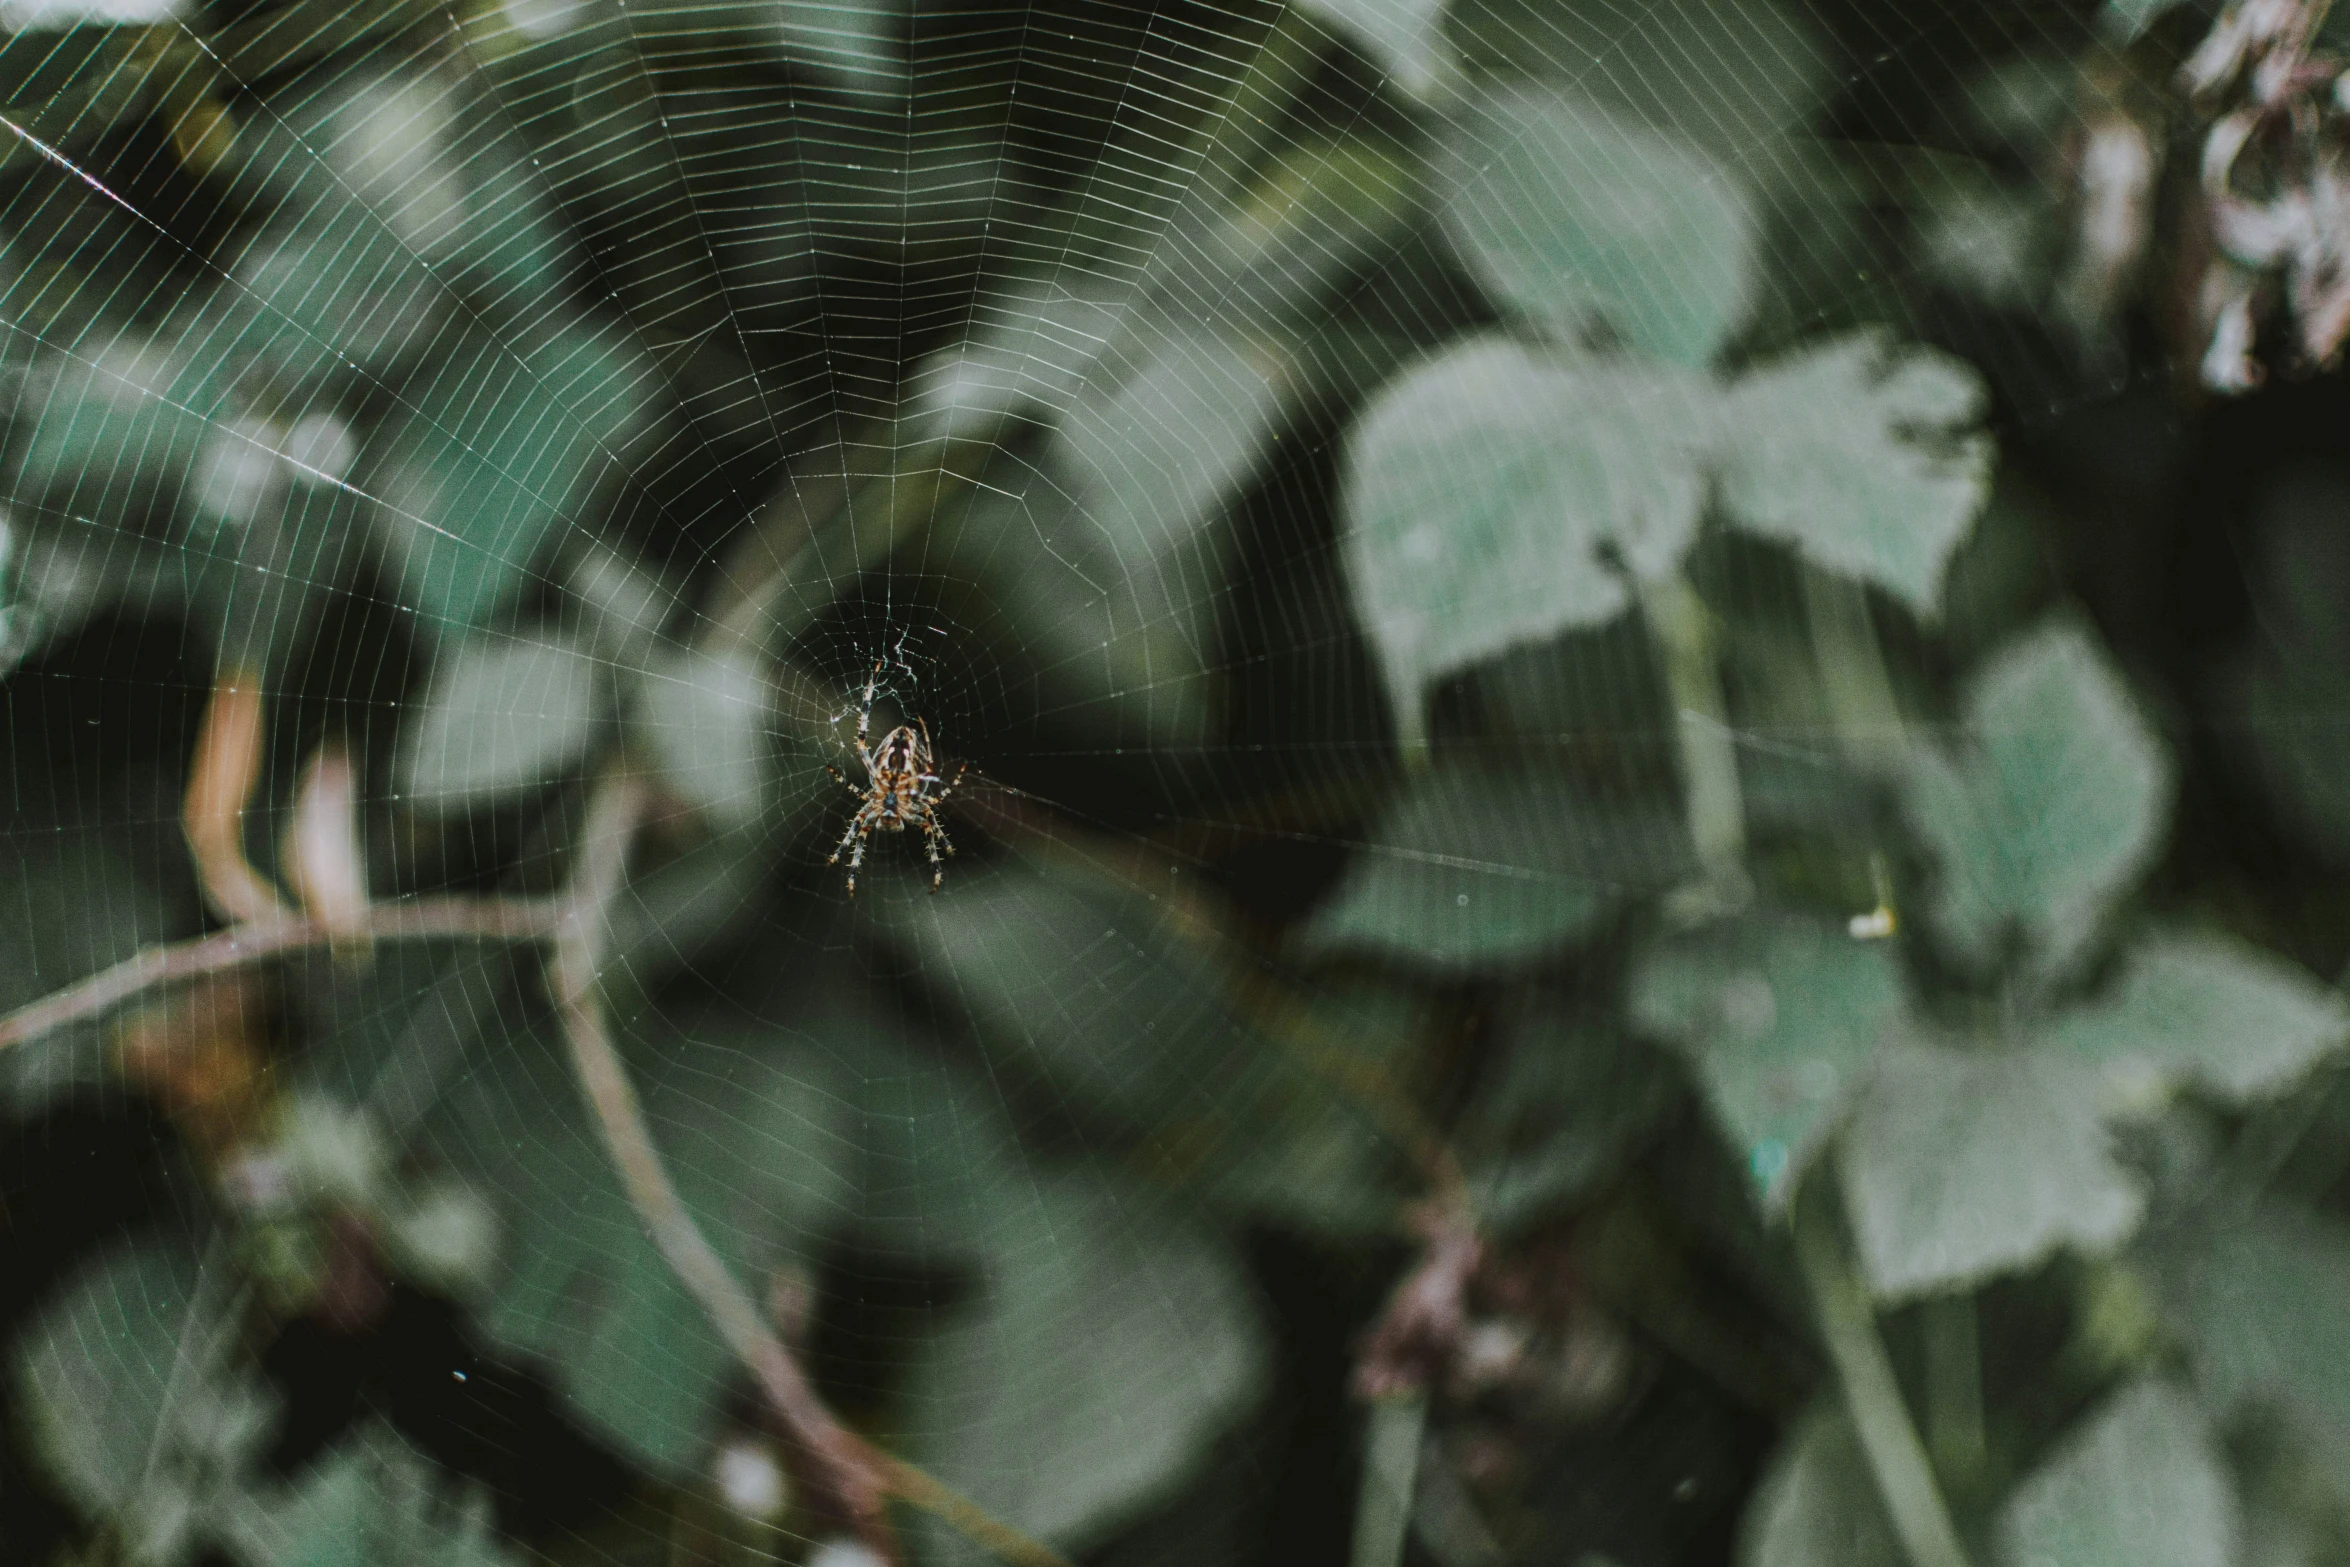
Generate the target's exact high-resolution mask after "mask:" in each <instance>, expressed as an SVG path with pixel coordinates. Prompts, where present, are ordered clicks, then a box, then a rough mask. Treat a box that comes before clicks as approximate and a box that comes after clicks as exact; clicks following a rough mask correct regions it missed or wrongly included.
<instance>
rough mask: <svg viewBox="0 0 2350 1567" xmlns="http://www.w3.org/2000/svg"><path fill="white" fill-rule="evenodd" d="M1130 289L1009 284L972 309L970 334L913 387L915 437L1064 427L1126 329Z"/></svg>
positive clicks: (1076, 281) (1031, 281) (1071, 280)
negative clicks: (1016, 426) (1016, 423)
mask: <svg viewBox="0 0 2350 1567" xmlns="http://www.w3.org/2000/svg"><path fill="white" fill-rule="evenodd" d="M1132 304H1133V292H1132V290H1131V289H1129V288H1125V287H1121V286H1117V285H1114V284H1110V283H1106V282H1103V281H1102V280H1100V279H1098V278H1095V277H1093V276H1092V275H1090V274H1080V275H1076V276H1064V275H1063V274H1062V272H1061V271H1059V270H1058V269H1056V271H1055V272H1053V273H1052V274H1051V275H1048V276H1045V277H1031V278H1023V279H1018V280H1014V281H1008V282H1006V283H1005V284H1004V285H1002V288H1001V291H1000V292H998V291H995V290H991V291H990V294H989V296H983V297H981V298H980V299H978V300H975V301H974V302H973V305H972V316H971V331H970V333H969V334H968V335H967V336H966V337H965V338H964V339H963V340H962V341H961V342H959V343H957V344H955V345H954V346H953V347H951V348H942V349H940V350H939V351H938V352H937V353H934V354H932V355H931V356H930V357H929V358H927V359H925V360H923V361H922V363H921V364H919V365H917V366H916V367H915V369H914V371H913V373H912V374H911V375H909V376H908V377H907V378H906V392H907V396H906V404H907V411H908V413H909V414H910V415H911V416H912V418H913V419H914V420H915V422H916V426H917V428H920V429H923V430H926V431H934V432H936V433H939V434H955V435H988V434H992V433H993V432H994V430H995V429H996V427H997V426H998V425H999V424H1000V423H1001V422H1002V421H1003V420H1004V419H1005V418H1007V417H1009V416H1013V415H1019V416H1023V417H1029V418H1036V419H1039V420H1040V421H1041V422H1044V423H1048V424H1057V423H1058V422H1059V421H1060V419H1061V416H1062V415H1064V414H1066V413H1068V412H1069V411H1070V409H1072V408H1073V407H1075V406H1076V402H1077V398H1078V394H1079V393H1080V392H1081V391H1082V390H1083V388H1084V387H1085V385H1086V381H1087V378H1088V377H1089V376H1090V375H1091V374H1092V372H1093V369H1094V366H1095V365H1096V364H1097V363H1098V362H1099V361H1100V359H1101V357H1102V355H1103V354H1104V353H1105V352H1106V351H1107V350H1108V349H1109V348H1110V346H1111V344H1112V342H1113V341H1114V340H1116V339H1117V338H1118V337H1119V334H1120V333H1121V332H1122V331H1123V330H1124V323H1125V320H1126V316H1127V312H1128V311H1129V310H1130V309H1131V307H1132Z"/></svg>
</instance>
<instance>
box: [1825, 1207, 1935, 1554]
mask: <svg viewBox="0 0 2350 1567" xmlns="http://www.w3.org/2000/svg"><path fill="white" fill-rule="evenodd" d="M1811 1186H1812V1187H1813V1188H1817V1189H1807V1190H1806V1191H1804V1192H1801V1193H1799V1194H1798V1195H1797V1200H1796V1203H1795V1206H1794V1210H1793V1218H1794V1221H1795V1255H1796V1260H1797V1261H1798V1262H1799V1263H1800V1264H1801V1265H1802V1268H1803V1273H1804V1278H1805V1281H1806V1282H1807V1283H1808V1284H1809V1285H1810V1286H1811V1295H1812V1303H1813V1304H1814V1306H1816V1307H1817V1308H1818V1311H1819V1316H1820V1337H1821V1338H1822V1339H1823V1340H1824V1341H1825V1343H1826V1345H1827V1350H1828V1358H1829V1360H1830V1361H1831V1362H1832V1363H1833V1364H1834V1365H1835V1368H1836V1379H1837V1381H1838V1382H1840V1383H1841V1384H1842V1385H1843V1389H1844V1407H1845V1408H1846V1410H1847V1411H1849V1412H1850V1414H1851V1416H1852V1428H1853V1431H1854V1433H1855V1434H1856V1435H1858V1436H1859V1438H1860V1450H1861V1454H1862V1456H1863V1457H1864V1458H1866V1459H1867V1460H1868V1466H1869V1472H1870V1474H1871V1475H1872V1476H1874V1477H1875V1479H1876V1482H1877V1494H1878V1495H1879V1496H1880V1497H1881V1498H1882V1499H1883V1500H1884V1503H1885V1513H1886V1516H1887V1517H1889V1518H1890V1519H1891V1520H1892V1521H1893V1532H1894V1533H1895V1534H1896V1535H1897V1536H1899V1538H1900V1540H1901V1549H1902V1553H1903V1554H1904V1555H1905V1556H1907V1557H1908V1558H1909V1563H1910V1567H1967V1556H1966V1550H1965V1547H1963V1546H1961V1545H1960V1544H1959V1542H1958V1530H1957V1528H1956V1527H1955V1526H1954V1525H1953V1524H1952V1523H1951V1521H1950V1505H1949V1503H1948V1502H1946V1501H1944V1500H1943V1497H1942V1487H1941V1485H1940V1484H1939V1483H1938V1482H1937V1481H1936V1480H1935V1478H1934V1466H1933V1465H1932V1464H1931V1463H1929V1462H1927V1459H1926V1447H1925V1444H1924V1443H1923V1442H1921V1441H1919V1440H1918V1432H1917V1426H1916V1425H1915V1424H1914V1423H1913V1422H1912V1421H1911V1420H1910V1417H1909V1408H1908V1406H1907V1405H1906V1404H1904V1403H1903V1402H1902V1398H1901V1384H1900V1383H1899V1382H1898V1381H1896V1380H1895V1379H1894V1375H1893V1362H1892V1360H1891V1359H1890V1358H1889V1357H1888V1356H1887V1355H1886V1353H1885V1341H1884V1340H1883V1339H1882V1338H1880V1337H1878V1335H1877V1321H1876V1312H1875V1310H1874V1308H1873V1307H1871V1305H1870V1304H1869V1298H1868V1291H1867V1289H1866V1288H1865V1287H1864V1286H1863V1285H1862V1284H1861V1281H1860V1278H1859V1276H1858V1275H1857V1274H1856V1273H1855V1272H1854V1271H1853V1266H1852V1259H1851V1258H1850V1256H1848V1255H1847V1253H1846V1250H1845V1246H1844V1240H1843V1237H1842V1236H1841V1235H1840V1234H1839V1233H1838V1225H1837V1215H1836V1212H1835V1207H1836V1204H1835V1201H1834V1187H1833V1184H1832V1183H1829V1182H1814V1183H1811Z"/></svg>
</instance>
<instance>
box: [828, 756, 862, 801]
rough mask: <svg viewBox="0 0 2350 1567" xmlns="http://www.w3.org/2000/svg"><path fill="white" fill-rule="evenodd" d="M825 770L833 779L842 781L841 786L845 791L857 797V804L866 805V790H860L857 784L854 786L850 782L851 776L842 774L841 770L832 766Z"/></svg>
mask: <svg viewBox="0 0 2350 1567" xmlns="http://www.w3.org/2000/svg"><path fill="white" fill-rule="evenodd" d="M824 770H825V771H826V772H828V773H830V774H832V776H833V777H835V778H837V779H839V780H840V786H841V787H842V788H843V789H846V790H848V792H849V793H850V794H851V795H853V796H855V797H856V800H857V803H859V804H860V805H862V804H863V803H864V801H865V791H864V790H862V789H860V788H858V787H857V786H856V785H855V784H853V783H850V782H849V775H848V774H846V773H844V772H842V771H841V770H840V769H839V768H837V767H832V766H827V767H826V768H825V769H824Z"/></svg>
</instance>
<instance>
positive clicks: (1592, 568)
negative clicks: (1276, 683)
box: [1340, 338, 1715, 740]
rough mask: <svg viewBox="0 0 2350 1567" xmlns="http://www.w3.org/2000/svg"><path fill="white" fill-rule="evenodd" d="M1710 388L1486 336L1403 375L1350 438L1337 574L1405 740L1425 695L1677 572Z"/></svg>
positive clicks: (1417, 722)
mask: <svg viewBox="0 0 2350 1567" xmlns="http://www.w3.org/2000/svg"><path fill="white" fill-rule="evenodd" d="M1714 395H1715V393H1714V391H1713V388H1712V387H1711V386H1710V385H1709V384H1708V383H1706V382H1705V381H1703V380H1702V379H1700V378H1698V377H1694V376H1690V375H1687V374H1685V373H1682V372H1679V371H1673V370H1667V369H1662V368H1656V367H1641V366H1633V365H1625V364H1619V363H1604V364H1603V363H1598V362H1590V363H1583V364H1577V363H1573V362H1568V361H1560V360H1556V359H1551V358H1547V357H1544V356H1542V355H1540V354H1537V353H1535V352H1532V351H1530V350H1528V349H1526V348H1524V347H1521V346H1520V345H1518V344H1516V343H1511V342H1507V341H1504V340H1502V339H1499V338H1483V339H1475V340H1472V341H1469V342H1465V343H1462V344H1459V345H1458V346H1456V347H1454V348H1452V349H1449V350H1447V351H1446V352H1444V353H1442V354H1440V355H1438V356H1437V357H1435V358H1433V359H1430V360H1427V361H1425V362H1423V363H1422V364H1420V365H1419V366H1417V367H1416V368H1414V369H1412V370H1410V371H1408V372H1407V373H1405V374H1404V375H1402V376H1400V377H1398V378H1397V379H1396V380H1395V381H1394V382H1392V383H1391V384H1390V385H1389V386H1388V387H1387V389H1386V390H1385V391H1383V392H1382V393H1380V395H1379V397H1378V398H1377V400H1376V401H1374V402H1373V403H1372V404H1371V406H1370V407H1369V408H1368V409H1367V410H1365V412H1364V413H1363V415H1362V418H1361V419H1360V420H1359V421H1358V422H1357V424H1356V426H1355V429H1354V431H1353V433H1352V434H1351V435H1350V436H1349V438H1348V441H1347V451H1346V467H1345V473H1344V477H1343V479H1342V485H1343V490H1342V494H1341V500H1340V504H1341V507H1342V515H1343V517H1344V520H1345V524H1346V536H1345V540H1344V544H1343V548H1344V550H1345V558H1346V567H1347V576H1348V580H1349V583H1350V585H1351V586H1352V588H1353V592H1354V598H1355V605H1356V609H1357V612H1358V613H1359V614H1360V616H1361V618H1362V623H1363V626H1364V629H1365V630H1366V631H1367V632H1368V633H1369V635H1370V638H1371V642H1372V645H1373V646H1374V647H1375V648H1376V649H1377V650H1378V653H1379V659H1380V663H1381V664H1382V665H1383V666H1384V668H1385V670H1386V674H1387V682H1388V696H1389V699H1390V700H1391V701H1392V702H1393V703H1394V705H1395V711H1396V721H1397V726H1398V728H1399V729H1400V730H1401V731H1402V733H1403V734H1404V736H1405V737H1406V739H1407V740H1409V739H1411V738H1414V737H1416V736H1418V735H1419V734H1420V733H1421V732H1422V727H1423V692H1424V690H1425V688H1426V687H1427V686H1428V685H1430V684H1432V683H1433V682H1435V681H1437V680H1440V679H1442V678H1443V677H1444V676H1446V675H1448V674H1451V673H1453V672H1454V671H1456V670H1459V669H1462V668H1465V667H1467V666H1468V665H1470V664H1474V663H1476V662H1478V661H1479V660H1481V659H1485V658H1489V657H1491V656H1493V655H1494V654H1496V653H1499V652H1501V651H1502V650H1503V649H1505V648H1508V647H1511V646H1514V645H1516V644H1518V643H1523V642H1533V641H1538V640H1540V639H1542V638H1545V637H1548V636H1551V635H1553V634H1555V633H1557V632H1560V631H1564V630H1567V629H1569V628H1570V627H1575V626H1590V625H1596V624H1598V623H1599V622H1601V621H1605V620H1609V619H1612V618H1613V617H1614V616H1616V615H1618V614H1621V613H1622V612H1623V610H1624V609H1625V607H1626V606H1627V605H1628V604H1629V603H1630V602H1631V595H1632V589H1633V581H1632V580H1631V579H1633V578H1649V577H1659V576H1662V575H1664V574H1665V573H1668V572H1670V571H1672V570H1673V569H1674V568H1675V567H1676V566H1677V565H1678V564H1679V563H1680V560H1681V556H1682V554H1683V552H1684V551H1685V550H1687V548H1688V547H1689V543H1690V541H1691V539H1692V538H1694V537H1695V535H1696V531H1697V522H1698V516H1699V513H1700V510H1701V508H1702V507H1703V505H1704V501H1705V480H1704V477H1703V475H1702V473H1701V471H1700V468H1699V462H1700V460H1701V452H1702V442H1703V441H1704V439H1705V437H1706V433H1707V428H1708V426H1707V419H1708V417H1709V410H1710V408H1711V400H1712V398H1713V397H1714Z"/></svg>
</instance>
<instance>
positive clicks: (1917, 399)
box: [1721, 333, 1992, 615]
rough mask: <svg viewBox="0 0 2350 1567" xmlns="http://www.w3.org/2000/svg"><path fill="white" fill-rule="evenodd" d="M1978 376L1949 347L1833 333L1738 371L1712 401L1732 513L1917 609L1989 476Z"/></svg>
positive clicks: (1928, 598)
mask: <svg viewBox="0 0 2350 1567" xmlns="http://www.w3.org/2000/svg"><path fill="white" fill-rule="evenodd" d="M1982 411H1983V388H1982V384H1981V383H1980V382H1979V381H1978V380H1977V379H1976V378H1975V375H1974V372H1973V371H1972V370H1970V369H1968V368H1967V367H1966V366H1965V365H1964V364H1962V363H1961V362H1960V361H1958V360H1956V359H1952V358H1950V357H1948V356H1946V355H1943V354H1938V353H1935V352H1933V351H1931V350H1928V349H1917V348H1912V349H1907V350H1904V351H1902V352H1900V353H1898V354H1896V353H1895V352H1893V351H1892V349H1891V348H1890V347H1889V345H1888V344H1887V342H1886V340H1885V338H1884V337H1883V336H1882V335H1881V334H1877V333H1862V334H1859V335H1856V336H1852V337H1846V338H1840V339H1835V340H1833V341H1830V342H1828V343H1825V344H1822V345H1820V346H1818V347H1814V348H1811V349H1807V350H1805V351H1804V352H1802V353H1800V354H1795V355H1791V356H1789V357H1787V358H1785V359H1781V360H1779V361H1778V362H1776V363H1774V364H1770V365H1766V366H1764V367H1762V368H1761V369H1758V370H1755V371H1752V372H1750V373H1749V374H1747V375H1745V376H1742V377H1740V378H1739V380H1738V383H1737V384H1736V385H1735V386H1734V387H1732V388H1731V390H1730V393H1729V396H1728V399H1727V401H1726V402H1725V403H1724V405H1723V408H1722V416H1721V417H1722V432H1723V437H1722V447H1721V500H1722V505H1723V508H1724V510H1725V511H1727V512H1728V514H1729V516H1730V518H1731V520H1732V521H1734V522H1737V523H1738V524H1740V525H1741V526H1743V527H1745V528H1747V529H1749V530H1751V531H1753V532H1755V533H1759V534H1762V535H1763V536H1764V537H1766V538H1773V539H1780V540H1784V541H1785V542H1787V543H1789V544H1793V545H1794V546H1795V547H1796V548H1798V549H1800V550H1801V551H1802V552H1803V553H1804V555H1805V556H1807V557H1808V558H1809V559H1810V560H1812V561H1813V562H1814V563H1815V564H1817V565H1820V566H1823V567H1825V568H1826V569H1828V570H1830V571H1836V572H1842V573H1843V574H1845V575H1846V576H1851V577H1859V578H1862V579H1863V580H1865V581H1869V582H1874V583H1876V584H1878V585H1879V586H1881V587H1883V588H1885V589H1887V590H1888V591H1890V592H1892V593H1895V594H1897V595H1899V596H1900V597H1901V598H1902V599H1903V601H1905V602H1906V603H1907V604H1908V605H1909V606H1910V607H1911V608H1912V609H1914V610H1916V611H1917V612H1918V613H1919V614H1921V615H1927V614H1931V613H1932V612H1933V610H1934V608H1935V606H1936V604H1937V603H1938V602H1939V600H1940V598H1941V592H1942V575H1943V571H1944V569H1945V568H1946V567H1947V566H1948V565H1949V562H1950V555H1951V552H1952V551H1953V550H1954V549H1956V548H1957V547H1958V543H1959V540H1960V539H1962V538H1963V537H1965V535H1966V530H1967V526H1968V524H1970V523H1971V522H1973V521H1974V518H1975V513H1976V512H1978V511H1980V510H1981V509H1982V506H1983V502H1984V501H1985V499H1987V498H1988V496H1989V494H1990V488H1991V457H1992V447H1991V440H1990V438H1989V437H1988V436H1986V435H1983V434H1981V433H1979V432H1977V431H1973V430H1971V429H1970V428H1969V427H1970V426H1971V425H1972V424H1973V423H1974V421H1975V420H1977V419H1978V418H1980V417H1981V415H1982Z"/></svg>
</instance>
